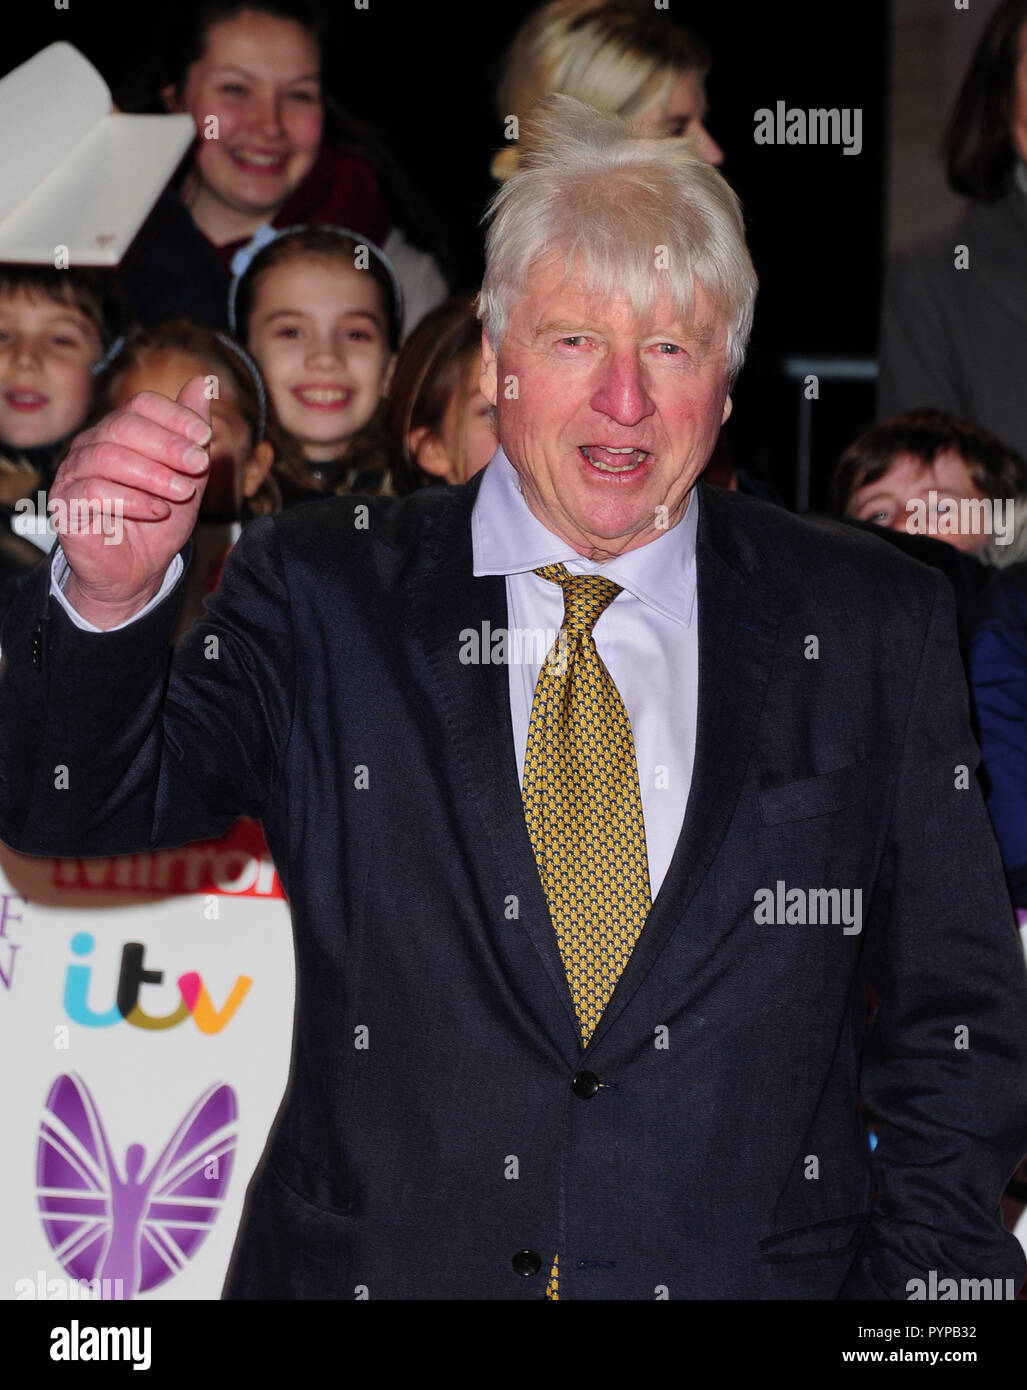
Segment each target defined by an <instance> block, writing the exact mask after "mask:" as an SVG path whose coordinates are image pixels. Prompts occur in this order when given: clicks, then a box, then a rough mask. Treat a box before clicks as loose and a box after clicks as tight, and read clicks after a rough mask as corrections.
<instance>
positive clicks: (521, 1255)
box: [511, 1250, 542, 1279]
mask: <svg viewBox="0 0 1027 1390" xmlns="http://www.w3.org/2000/svg"><path fill="white" fill-rule="evenodd" d="M511 1264H512V1265H513V1267H514V1273H515V1274H523V1276H524V1278H525V1279H530V1278H531V1276H532V1275H533V1274H537V1273H538V1272H539V1270H540V1269H541V1268H542V1257H541V1255H539V1253H538V1252H537V1251H536V1250H518V1252H517V1254H516V1255H515V1256H514V1257H513V1260H512V1261H511Z"/></svg>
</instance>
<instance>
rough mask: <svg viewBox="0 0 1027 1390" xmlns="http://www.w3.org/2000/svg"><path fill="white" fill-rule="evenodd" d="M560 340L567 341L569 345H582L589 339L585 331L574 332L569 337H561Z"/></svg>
mask: <svg viewBox="0 0 1027 1390" xmlns="http://www.w3.org/2000/svg"><path fill="white" fill-rule="evenodd" d="M560 342H561V343H566V344H567V346H568V347H581V346H582V344H583V343H587V342H588V339H587V338H586V337H585V335H584V333H572V334H571V335H570V337H568V338H561V339H560Z"/></svg>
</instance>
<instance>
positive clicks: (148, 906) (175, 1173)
mask: <svg viewBox="0 0 1027 1390" xmlns="http://www.w3.org/2000/svg"><path fill="white" fill-rule="evenodd" d="M294 986H295V972H294V958H293V949H292V935H291V927H290V921H289V908H288V903H287V901H286V899H285V896H284V893H283V891H282V886H281V883H280V881H279V878H278V875H277V873H276V872H275V869H274V866H273V864H272V863H271V860H270V858H269V857H268V854H267V849H266V847H265V845H264V841H263V837H262V835H261V833H260V828H259V826H257V825H255V824H253V823H252V822H248V821H240V822H239V823H238V824H237V825H236V826H235V827H234V828H233V829H232V830H231V831H230V832H229V833H228V834H227V835H225V836H223V837H222V838H221V839H220V840H216V841H210V842H207V843H204V844H198V845H189V846H186V847H183V848H181V849H175V850H165V851H161V852H158V853H153V854H143V855H133V856H127V857H124V858H117V859H91V860H76V859H63V860H58V859H33V858H26V857H24V856H21V855H16V854H13V853H12V852H11V851H9V850H7V849H5V848H4V847H2V846H0V1048H2V1055H3V1057H4V1062H5V1065H4V1069H3V1077H4V1080H3V1086H2V1090H0V1100H2V1106H3V1125H2V1129H3V1136H4V1142H3V1144H2V1146H0V1190H2V1191H3V1194H4V1197H3V1206H4V1214H3V1223H2V1225H3V1239H2V1240H0V1298H2V1299H32V1298H36V1299H38V1298H40V1297H43V1298H47V1299H57V1298H63V1297H69V1296H70V1297H81V1296H82V1294H83V1292H84V1291H85V1290H84V1288H83V1285H82V1284H81V1283H80V1282H79V1281H81V1280H88V1281H93V1280H95V1281H97V1282H96V1283H95V1284H93V1283H90V1285H89V1286H88V1287H89V1291H90V1292H92V1293H94V1294H96V1295H99V1296H101V1297H109V1298H117V1297H118V1296H121V1297H123V1298H125V1299H130V1298H139V1299H146V1298H157V1299H214V1298H217V1297H219V1295H220V1292H221V1288H222V1284H223V1282H224V1277H225V1273H226V1271H227V1269H228V1263H229V1259H230V1257H231V1253H232V1246H233V1243H234V1239H235V1234H236V1229H237V1227H238V1223H239V1218H240V1215H241V1213H242V1204H243V1198H244V1196H245V1191H246V1185H247V1183H248V1182H249V1179H250V1177H251V1175H252V1173H253V1170H254V1168H255V1166H256V1164H257V1161H258V1159H259V1158H260V1154H261V1152H262V1150H263V1147H264V1143H265V1140H266V1138H267V1134H268V1130H269V1129H270V1127H271V1124H272V1121H273V1120H274V1117H275V1115H276V1113H277V1110H278V1106H279V1103H280V1101H281V1098H282V1095H283V1093H284V1090H285V1086H286V1082H287V1079H288V1069H289V1053H290V1045H291V1038H292V1017H293V1005H294ZM119 1281H120V1282H119Z"/></svg>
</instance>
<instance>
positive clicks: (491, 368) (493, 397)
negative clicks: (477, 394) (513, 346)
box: [479, 332, 499, 406]
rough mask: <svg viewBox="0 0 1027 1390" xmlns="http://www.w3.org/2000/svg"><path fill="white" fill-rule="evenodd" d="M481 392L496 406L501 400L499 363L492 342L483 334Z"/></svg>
mask: <svg viewBox="0 0 1027 1390" xmlns="http://www.w3.org/2000/svg"><path fill="white" fill-rule="evenodd" d="M479 384H480V386H481V394H482V395H483V396H484V397H485V399H486V400H487V401H488V403H489V405H492V406H494V405H495V404H496V403H497V401H498V400H499V363H498V360H497V358H496V354H495V352H494V351H493V348H492V344H491V343H490V342H489V340H488V338H486V336H485V334H484V332H483V333H482V335H481V381H480V383H479Z"/></svg>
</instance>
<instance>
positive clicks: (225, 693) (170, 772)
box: [0, 518, 293, 856]
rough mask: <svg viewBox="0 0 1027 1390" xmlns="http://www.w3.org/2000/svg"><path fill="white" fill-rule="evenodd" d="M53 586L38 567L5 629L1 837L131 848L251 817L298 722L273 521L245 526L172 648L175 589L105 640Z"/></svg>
mask: <svg viewBox="0 0 1027 1390" xmlns="http://www.w3.org/2000/svg"><path fill="white" fill-rule="evenodd" d="M49 586H50V566H49V565H44V566H42V567H41V568H40V569H39V570H38V571H37V572H35V573H33V574H32V575H31V576H30V578H29V580H28V581H26V583H25V584H24V585H23V586H22V589H21V591H20V592H19V594H18V596H17V598H16V600H15V602H14V603H13V604H12V607H11V609H10V611H9V613H8V615H7V619H6V621H5V623H4V627H3V631H2V634H0V649H2V655H0V839H2V840H3V841H4V842H5V843H6V844H8V845H10V846H11V848H12V849H16V850H20V851H21V852H22V853H25V854H40V855H57V856H64V855H76V856H89V855H94V856H96V855H108V854H131V853H137V852H140V851H144V850H148V849H155V848H161V847H170V846H173V845H180V844H185V843H188V842H190V841H195V840H200V839H208V838H213V837H214V836H217V835H220V834H222V833H223V832H224V831H225V830H227V829H228V828H229V827H230V826H231V825H232V824H233V823H234V821H235V820H236V819H237V818H238V817H239V816H240V815H247V816H251V817H253V818H254V819H260V818H261V813H262V811H263V809H264V807H265V806H266V804H267V802H268V799H269V798H270V796H271V794H272V791H273V789H274V786H275V783H276V780H277V778H278V775H279V772H280V770H281V767H282V765H283V755H284V749H285V745H286V743H287V741H288V737H289V731H290V727H291V720H292V690H293V655H292V634H291V629H290V621H289V604H288V594H287V589H286V584H285V580H284V577H283V574H282V566H281V563H280V560H279V553H278V544H277V539H276V532H275V529H274V524H273V522H272V520H271V518H267V519H263V520H258V521H254V522H253V523H251V525H250V526H249V527H248V528H247V530H246V532H245V533H244V534H243V536H242V538H241V539H240V541H239V543H238V545H237V546H236V547H235V549H234V551H233V553H232V555H231V556H230V557H229V561H228V563H227V565H226V567H225V571H224V575H223V576H222V581H221V585H220V587H219V589H218V590H217V592H216V593H215V594H213V595H212V596H211V597H210V599H208V602H207V608H206V610H205V612H204V614H203V615H202V616H201V617H200V618H198V619H197V621H196V623H195V624H194V626H193V627H192V628H191V629H190V630H189V632H187V633H186V634H185V635H184V636H183V637H182V639H181V640H180V642H179V643H178V645H177V646H176V647H174V648H173V647H172V633H173V630H174V626H175V620H176V617H177V614H178V609H179V605H180V601H181V582H180V583H179V585H178V586H177V587H176V589H175V590H173V591H172V593H171V594H170V595H169V596H168V597H167V598H166V599H164V600H163V601H162V602H161V603H160V604H158V605H157V607H156V608H154V609H153V611H152V612H150V613H148V614H147V615H146V616H145V617H143V618H140V619H138V620H137V621H136V622H134V623H132V624H130V625H129V626H127V627H125V628H122V629H120V630H118V631H114V632H103V633H94V632H87V631H83V630H81V629H80V628H78V627H77V626H76V625H75V624H74V623H73V622H72V621H71V619H70V618H69V617H68V615H67V614H66V613H65V612H64V610H63V608H62V607H61V605H60V604H59V603H57V602H56V601H54V600H53V599H52V598H51V595H50V593H49Z"/></svg>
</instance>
